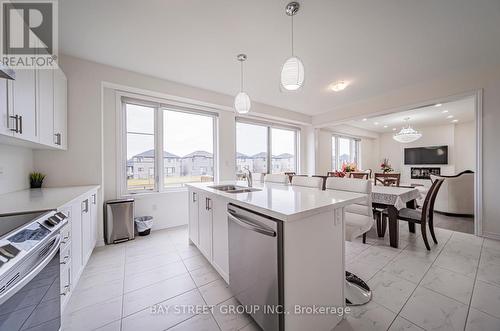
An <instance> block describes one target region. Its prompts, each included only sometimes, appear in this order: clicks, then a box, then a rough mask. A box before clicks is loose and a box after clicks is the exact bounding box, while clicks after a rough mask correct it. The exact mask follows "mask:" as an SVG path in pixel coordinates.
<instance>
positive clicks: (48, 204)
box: [0, 185, 99, 215]
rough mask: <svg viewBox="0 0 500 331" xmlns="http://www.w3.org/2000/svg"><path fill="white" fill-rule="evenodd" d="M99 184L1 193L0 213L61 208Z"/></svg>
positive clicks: (96, 187) (94, 188)
mask: <svg viewBox="0 0 500 331" xmlns="http://www.w3.org/2000/svg"><path fill="white" fill-rule="evenodd" d="M98 188H99V186H98V185H88V186H68V187H51V188H40V189H28V190H21V191H16V192H11V193H5V194H1V195H0V215H8V214H16V213H24V212H30V211H43V210H51V209H57V208H60V207H62V206H64V205H66V204H68V203H70V202H72V201H73V200H75V199H77V198H79V197H81V196H82V195H84V194H86V193H88V192H90V191H92V190H96V189H98Z"/></svg>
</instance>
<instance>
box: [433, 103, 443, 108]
mask: <svg viewBox="0 0 500 331" xmlns="http://www.w3.org/2000/svg"><path fill="white" fill-rule="evenodd" d="M441 106H442V104H440V103H436V104H435V105H434V107H441Z"/></svg>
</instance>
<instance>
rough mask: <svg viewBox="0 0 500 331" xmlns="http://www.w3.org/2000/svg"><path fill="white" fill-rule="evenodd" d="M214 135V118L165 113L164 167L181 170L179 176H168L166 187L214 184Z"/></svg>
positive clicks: (165, 111)
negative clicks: (202, 183) (212, 182)
mask: <svg viewBox="0 0 500 331" xmlns="http://www.w3.org/2000/svg"><path fill="white" fill-rule="evenodd" d="M213 131H214V119H213V117H212V116H205V115H200V114H195V113H187V112H180V111H175V110H170V109H164V110H163V150H164V154H165V157H164V164H165V162H167V163H168V162H174V161H176V163H175V166H174V167H173V168H178V171H175V170H174V171H173V173H176V174H178V175H177V176H172V175H168V174H165V178H164V180H163V185H164V187H173V186H179V185H182V184H185V183H194V182H202V181H206V182H211V181H213V180H214V138H213V137H214V132H213ZM170 164H172V163H170Z"/></svg>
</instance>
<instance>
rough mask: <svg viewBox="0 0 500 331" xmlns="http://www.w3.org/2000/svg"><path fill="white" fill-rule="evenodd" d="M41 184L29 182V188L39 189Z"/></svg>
mask: <svg viewBox="0 0 500 331" xmlns="http://www.w3.org/2000/svg"><path fill="white" fill-rule="evenodd" d="M42 183H43V182H30V187H31V188H41V187H42Z"/></svg>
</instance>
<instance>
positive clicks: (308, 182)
mask: <svg viewBox="0 0 500 331" xmlns="http://www.w3.org/2000/svg"><path fill="white" fill-rule="evenodd" d="M292 185H293V186H303V187H312V188H317V189H320V190H322V189H323V178H321V177H302V176H293V177H292Z"/></svg>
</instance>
